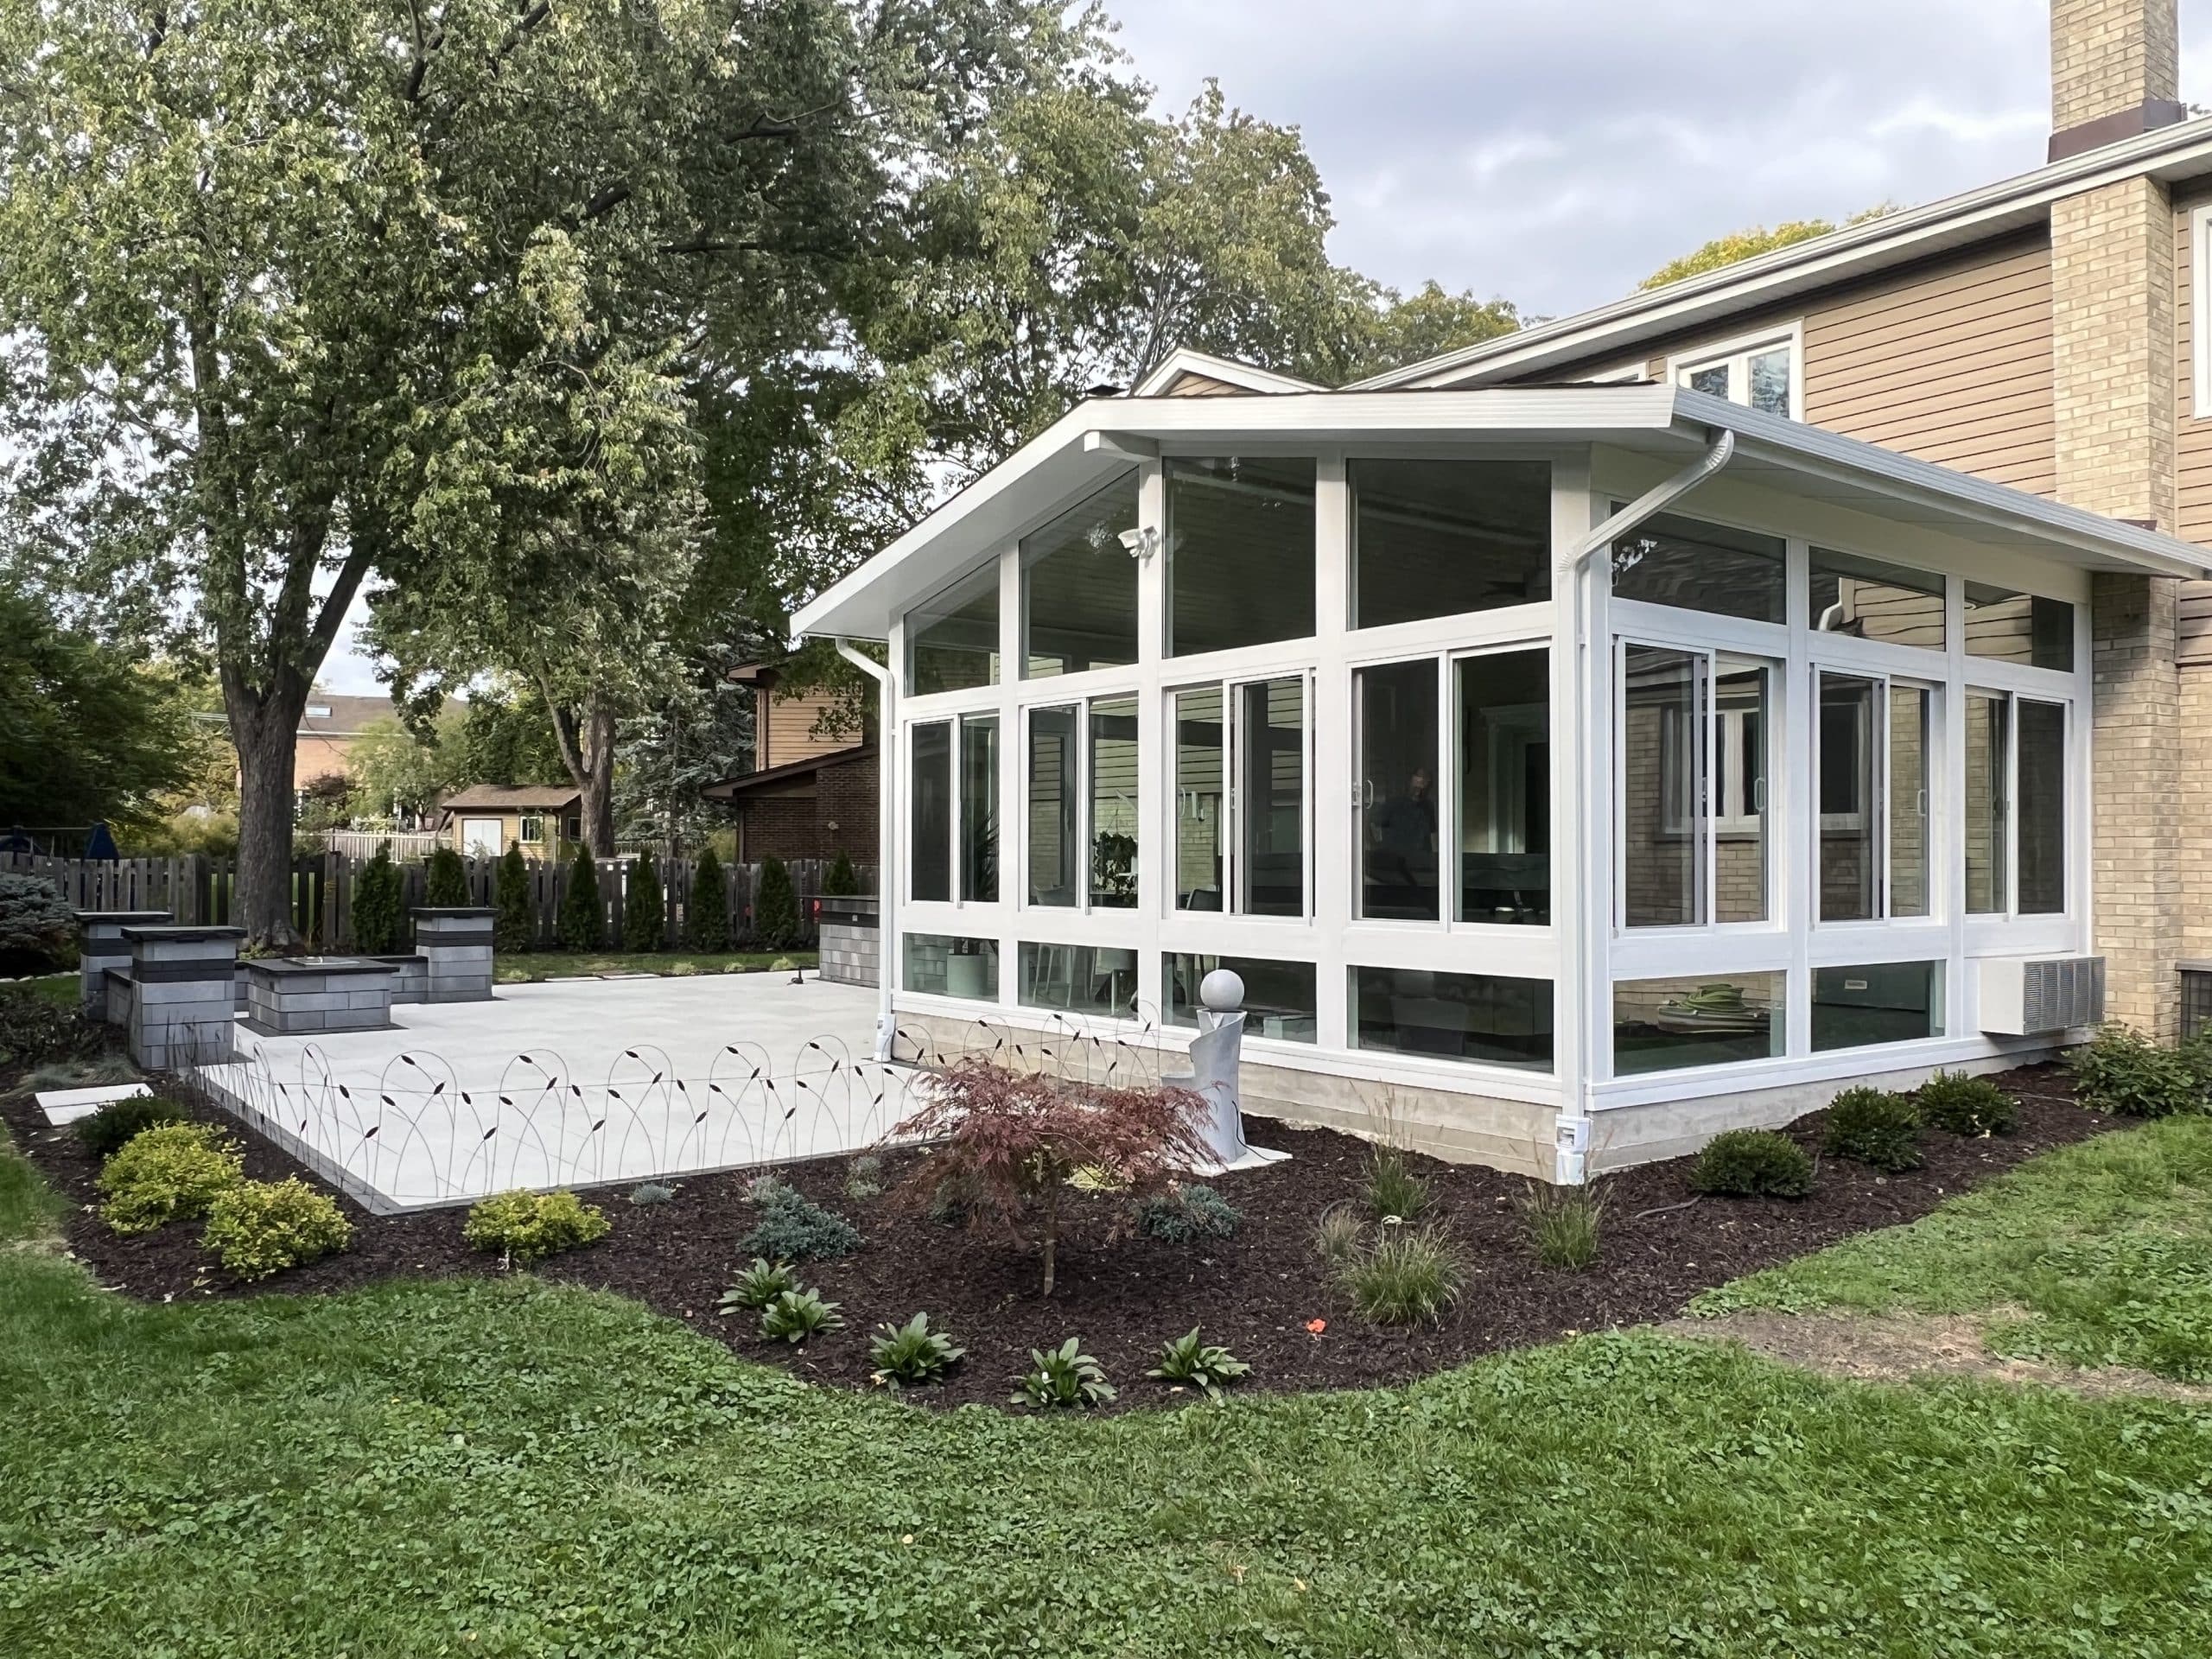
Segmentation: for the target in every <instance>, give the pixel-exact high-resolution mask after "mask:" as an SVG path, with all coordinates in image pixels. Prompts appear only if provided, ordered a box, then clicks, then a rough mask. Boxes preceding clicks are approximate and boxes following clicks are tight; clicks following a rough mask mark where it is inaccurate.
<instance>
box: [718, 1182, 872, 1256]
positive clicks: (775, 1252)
mask: <svg viewBox="0 0 2212 1659" xmlns="http://www.w3.org/2000/svg"><path fill="white" fill-rule="evenodd" d="M746 1196H747V1198H748V1199H749V1200H750V1201H751V1203H752V1205H753V1208H754V1209H755V1210H757V1211H759V1212H760V1220H759V1221H757V1222H756V1223H754V1224H753V1230H752V1231H750V1232H748V1233H747V1234H746V1235H745V1236H744V1237H742V1238H741V1239H739V1240H738V1241H737V1249H738V1253H739V1254H740V1255H755V1256H765V1257H766V1258H767V1259H768V1260H769V1261H771V1262H811V1261H815V1260H817V1259H819V1258H822V1257H826V1256H840V1255H851V1254H852V1253H853V1252H854V1251H855V1250H857V1249H860V1247H861V1236H860V1233H859V1231H858V1230H857V1229H855V1227H854V1225H853V1224H852V1223H850V1222H849V1221H847V1220H846V1219H845V1218H844V1217H842V1216H841V1215H839V1214H838V1213H837V1212H836V1211H834V1210H829V1209H825V1208H823V1206H822V1205H818V1204H817V1203H815V1202H814V1200H813V1199H811V1198H808V1197H807V1196H806V1195H805V1194H804V1192H800V1191H799V1190H798V1188H797V1187H795V1186H793V1185H791V1183H789V1182H788V1181H785V1180H782V1179H779V1178H778V1177H776V1176H773V1175H763V1176H761V1177H760V1178H759V1179H756V1180H754V1181H753V1183H752V1184H751V1185H750V1186H749V1187H748V1188H747V1193H746Z"/></svg>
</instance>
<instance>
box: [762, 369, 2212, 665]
mask: <svg viewBox="0 0 2212 1659" xmlns="http://www.w3.org/2000/svg"><path fill="white" fill-rule="evenodd" d="M1721 431H1730V432H1733V433H1734V434H1735V435H1736V455H1735V459H1734V460H1733V461H1732V462H1731V463H1730V467H1729V473H1730V475H1732V476H1736V475H1750V476H1751V477H1754V478H1757V479H1759V480H1760V481H1764V482H1766V483H1769V484H1770V485H1772V486H1775V487H1777V488H1779V489H1782V490H1784V491H1786V492H1788V493H1793V494H1796V495H1799V496H1802V497H1806V498H1808V499H1815V500H1821V501H1827V502H1829V503H1833V504H1837V505H1847V506H1850V507H1853V508H1854V509H1857V510H1859V511H1862V512H1872V513H1875V514H1878V515H1881V516H1884V517H1887V518H1892V519H1896V520H1898V521H1900V522H1905V523H1911V524H1925V525H1929V526H1931V527H1935V528H1938V529H1941V530H1943V531H1948V532H1949V533H1951V534H1955V535H1958V536H1961V537H1967V538H1968V539H1971V540H1975V541H1980V542H1984V543H1990V544H1993V545H1999V546H2002V545H2006V544H2018V543H2033V544H2034V545H2035V547H2036V548H2037V549H2038V550H2041V551H2043V552H2044V553H2045V554H2047V555H2048V556H2051V557H2054V558H2056V559H2059V560H2061V561H2063V562H2064V563H2070V564H2074V565H2077V566H2080V567H2082V568H2084V569H2096V570H2120V571H2133V572H2137V573H2140V574H2148V575H2162V576H2187V577H2195V576H2201V575H2206V574H2208V570H2207V566H2206V563H2205V559H2204V555H2203V552H2202V550H2201V549H2198V548H2196V547H2195V546H2193V545H2191V544H2190V543H2187V542H2183V541H2179V540H2177V539H2176V538H2174V537H2171V536H2165V535H2162V534H2160V533H2158V531H2151V530H2145V529H2141V528H2139V527H2138V526H2136V525H2133V524H2125V523H2122V522H2120V520H2117V519H2113V518H2103V517H2101V516H2100V515H2098V514H2096V513H2093V512H2083V511H2082V509H2080V508H2078V507H2070V506H2068V505H2064V504H2063V503H2061V502H2056V501H2052V500H2049V499H2045V498H2044V497H2042V496H2037V495H2030V494H2028V493H2026V492H2024V491H2021V490H2015V489H2011V488H2008V487H2007V486H2004V485H2001V484H1993V483H1991V482H1989V481H1988V480H1985V479H1979V478H1974V477H1971V476H1969V475H1967V474H1964V473H1959V472H1954V471H1952V470H1951V469H1950V468H1948V467H1938V466H1936V465H1935V464H1933V463H1932V462H1929V461H1917V460H1915V459H1914V458H1913V457H1911V456H1910V455H1904V454H1898V453H1897V451H1895V450H1891V449H1885V448H1880V447H1879V446H1878V445H1875V444H1871V443H1866V442H1861V441H1859V439H1856V438H1847V437H1844V436H1842V435H1840V434H1837V433H1834V432H1830V431H1827V430H1826V429H1822V428H1820V427H1816V426H1808V425H1805V424H1804V423H1801V422H1797V421H1791V420H1786V419H1783V417H1781V416H1774V415H1767V414H1764V413H1762V412H1760V411H1758V410H1751V409H1746V408H1744V407H1743V406H1741V405H1739V404H1731V403H1727V402H1725V401H1723V400H1722V399H1720V398H1718V397H1708V396H1706V395H1704V394H1702V393H1700V392H1694V391H1687V390H1685V389H1683V388H1681V387H1676V386H1669V385H1571V386H1535V387H1497V388H1485V389H1482V390H1478V391H1381V392H1349V391H1338V392H1287V393H1281V394H1279V395H1275V396H1272V397H1115V398H1103V399H1093V400H1091V401H1090V402H1086V403H1083V404H1077V406H1076V407H1075V408H1074V409H1072V410H1069V411H1068V413H1067V414H1066V415H1065V416H1062V417H1061V418H1060V419H1059V420H1058V421H1057V422H1055V423H1053V424H1052V426H1050V427H1049V428H1047V429H1046V430H1045V431H1043V432H1041V433H1039V435H1037V436H1036V437H1034V438H1033V439H1031V440H1030V441H1029V442H1027V443H1026V444H1024V445H1023V446H1022V447H1021V448H1020V449H1018V450H1016V451H1015V452H1014V454H1012V455H1011V456H1009V457H1008V458H1007V460H1006V461H1002V462H1001V463H1000V464H999V465H998V466H997V467H993V468H992V469H991V470H990V471H989V472H988V473H986V474H983V476H982V477H981V478H979V479H977V480H976V481H975V482H974V483H972V484H970V485H969V486H968V487H967V488H966V489H964V490H963V491H961V492H960V493H958V494H957V495H955V496H953V497H952V498H951V499H949V500H947V501H945V502H944V503H943V504H942V505H939V506H938V508H937V509H936V511H934V512H931V514H930V515H929V516H928V517H927V518H925V519H923V520H922V522H921V523H920V524H917V525H915V526H914V527H913V528H912V530H910V531H907V532H906V534H905V535H903V536H901V537H899V538H898V539H897V540H896V541H894V542H893V543H891V544H890V545H889V546H888V547H887V548H885V549H884V550H882V551H881V552H880V553H878V554H877V555H876V556H874V558H872V559H870V560H868V562H867V563H865V564H863V565H861V567H860V568H859V569H856V570H854V571H853V572H852V573H851V574H849V575H847V576H845V577H844V578H842V580H841V581H839V582H836V583H835V584H834V585H833V586H831V587H830V588H828V589H827V590H825V591H824V592H823V593H822V594H819V595H817V597H816V598H815V599H813V600H812V601H810V602H809V603H807V604H806V605H804V606H802V607H800V608H799V610H798V613H797V614H796V615H795V616H794V617H793V618H792V623H791V627H792V632H793V633H794V634H795V635H797V636H799V637H807V636H817V637H818V636H824V635H843V636H847V637H850V638H855V639H883V638H884V637H885V635H886V632H887V629H888V627H889V625H890V622H891V620H892V619H893V617H895V616H897V615H898V614H899V613H902V612H904V611H906V609H907V608H909V607H912V606H913V605H914V604H916V603H918V601H922V600H924V599H926V598H928V597H929V596H930V595H931V594H934V593H936V592H938V590H939V589H941V588H944V587H945V586H946V585H947V584H948V583H950V582H954V581H956V580H957V579H958V578H959V577H961V576H963V575H966V574H967V573H968V572H969V570H971V569H975V568H976V565H978V564H979V563H982V561H983V560H984V559H986V558H988V556H990V555H991V554H992V552H993V551H994V550H995V549H996V548H998V547H999V546H1001V544H1002V543H1004V542H1005V541H1007V539H1008V538H1009V537H1014V536H1018V535H1020V534H1022V533H1024V532H1025V531H1028V530H1029V529H1031V528H1033V526H1034V525H1036V524H1039V523H1041V522H1043V521H1044V520H1045V519H1046V518H1049V517H1050V516H1051V514H1052V512H1054V511H1056V510H1057V509H1058V508H1059V507H1061V506H1063V505H1067V504H1068V503H1070V502H1071V501H1073V500H1074V499H1077V498H1078V497H1080V496H1081V495H1083V494H1084V493H1088V492H1089V491H1090V490H1093V489H1096V487H1098V486H1099V485H1101V484H1103V482H1105V481H1106V480H1108V479H1109V478H1110V477H1111V476H1112V475H1113V474H1115V473H1116V472H1119V471H1122V470H1124V469H1126V468H1128V467H1130V466H1132V465H1134V464H1135V463H1136V462H1138V461H1142V460H1146V459H1149V458H1151V457H1153V456H1155V455H1157V454H1159V453H1160V445H1161V444H1162V443H1169V444H1173V445H1178V446H1187V445H1188V444H1190V443H1192V442H1203V443H1205V444H1208V445H1219V446H1222V447H1224V448H1234V447H1239V446H1254V447H1257V446H1269V447H1273V448H1277V449H1280V448H1282V447H1283V446H1285V445H1299V444H1312V445H1315V446H1320V445H1332V444H1342V443H1361V444H1371V443H1377V442H1403V443H1421V442H1428V443H1434V442H1450V441H1452V440H1455V439H1461V440H1464V439H1484V438H1486V439H1491V440H1494V441H1498V442H1531V443H1604V444H1608V445H1611V446H1612V447H1615V448H1622V449H1628V450H1635V451H1641V452H1643V453H1646V454H1652V455H1655V456H1658V457H1661V458H1662V459H1674V460H1677V461H1687V460H1689V459H1691V458H1692V457H1694V455H1695V454H1698V453H1700V451H1702V450H1703V449H1704V448H1707V446H1708V445H1709V444H1710V443H1711V442H1713V438H1714V436H1715V435H1717V434H1719V432H1721Z"/></svg>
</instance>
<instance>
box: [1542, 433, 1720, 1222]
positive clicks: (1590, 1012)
mask: <svg viewBox="0 0 2212 1659" xmlns="http://www.w3.org/2000/svg"><path fill="white" fill-rule="evenodd" d="M1712 438H1713V447H1712V448H1709V449H1707V451H1706V452H1705V454H1702V455H1700V456H1699V457H1698V458H1697V459H1696V460H1695V461H1692V462H1691V463H1690V464H1689V465H1688V466H1687V467H1683V468H1682V470H1681V471H1680V472H1679V473H1676V474H1675V475H1674V476H1673V477H1671V478H1669V479H1668V480H1665V481H1664V482H1663V483H1661V484H1658V485H1656V486H1653V487H1652V488H1650V489H1649V490H1646V491H1645V492H1644V493H1643V494H1642V495H1639V496H1638V497H1637V498H1636V499H1635V500H1633V501H1631V502H1630V503H1629V504H1628V505H1626V506H1624V507H1623V508H1622V509H1621V510H1620V511H1619V512H1616V513H1614V514H1613V515H1612V516H1611V517H1610V518H1606V519H1605V521H1604V522H1603V523H1601V524H1599V525H1598V527H1597V528H1596V529H1595V530H1592V531H1591V532H1590V533H1589V534H1588V535H1586V536H1585V537H1583V538H1582V539H1581V540H1580V541H1579V542H1577V543H1575V544H1574V546H1573V548H1572V549H1571V550H1569V551H1568V552H1567V554H1566V556H1564V557H1563V558H1561V559H1560V563H1559V567H1558V569H1557V571H1556V573H1555V574H1554V577H1553V584H1552V591H1553V592H1554V593H1558V592H1560V591H1561V590H1562V587H1563V588H1564V591H1565V592H1566V593H1567V595H1568V597H1569V601H1570V602H1569V625H1570V630H1571V631H1570V632H1569V634H1568V638H1567V648H1568V649H1569V650H1571V651H1595V650H1597V649H1598V648H1599V642H1598V641H1596V640H1586V639H1584V638H1583V635H1584V633H1585V632H1586V629H1587V619H1586V617H1585V615H1584V613H1583V602H1582V571H1583V567H1584V566H1585V565H1586V564H1588V563H1590V559H1591V556H1592V555H1593V554H1595V553H1596V552H1597V551H1598V550H1599V549H1600V548H1603V547H1609V546H1611V544H1612V543H1614V542H1616V541H1618V540H1619V539H1620V537H1623V536H1625V535H1627V534H1628V532H1629V531H1632V530H1634V529H1635V528H1636V527H1637V525H1638V524H1642V523H1643V522H1644V520H1646V519H1647V518H1650V517H1651V516H1652V515H1653V514H1655V513H1658V512H1664V511H1665V510H1666V509H1667V508H1668V507H1669V506H1671V505H1673V504H1674V503H1675V501H1676V500H1678V499H1680V498H1681V497H1682V496H1684V495H1686V494H1688V493H1689V492H1690V491H1692V490H1694V489H1695V488H1696V487H1697V486H1699V485H1700V484H1702V483H1704V482H1705V481H1706V480H1707V479H1709V478H1711V477H1712V476H1713V474H1715V473H1717V472H1719V470H1720V469H1721V468H1722V467H1726V465H1727V464H1728V462H1729V459H1730V458H1731V457H1732V456H1733V455H1734V454H1735V453H1736V435H1735V434H1734V433H1733V432H1732V431H1730V430H1729V429H1726V427H1724V428H1722V429H1720V431H1719V433H1718V434H1712ZM1575 683H1576V686H1577V688H1578V690H1581V689H1584V688H1586V687H1587V686H1588V684H1589V676H1588V675H1587V674H1586V673H1580V674H1577V675H1576V677H1575ZM1590 715H1591V711H1590V710H1588V709H1581V710H1580V711H1579V714H1578V717H1577V718H1576V719H1575V720H1574V721H1573V731H1574V775H1575V777H1576V778H1577V779H1580V780H1582V781H1583V783H1584V784H1585V785H1586V784H1587V782H1588V780H1589V779H1590V777H1591V775H1592V773H1591V770H1590V763H1591V755H1590V742H1591V738H1590V734H1591V730H1592V725H1593V723H1594V722H1593V721H1592V719H1591V718H1590ZM1606 726H1607V729H1608V730H1609V731H1610V729H1611V721H1607V722H1606ZM1590 807H1591V802H1590V801H1589V800H1588V799H1587V798H1586V799H1585V800H1584V801H1583V810H1581V811H1580V812H1577V813H1576V814H1575V815H1574V828H1573V847H1574V862H1573V866H1572V867H1571V868H1572V877H1571V879H1572V880H1576V881H1580V880H1582V878H1583V875H1584V874H1585V873H1586V870H1587V869H1588V867H1589V862H1590ZM1581 925H1582V943H1583V947H1584V948H1583V949H1582V950H1577V951H1576V952H1575V953H1574V955H1575V958H1576V963H1577V966H1576V972H1575V976H1574V991H1573V995H1574V997H1575V1000H1576V1001H1577V1003H1578V1004H1579V1005H1580V1018H1579V1019H1578V1020H1576V1021H1575V1025H1576V1027H1577V1029H1578V1030H1579V1031H1580V1033H1581V1039H1582V1042H1583V1044H1584V1046H1585V1053H1586V1056H1587V1055H1590V1054H1594V1053H1595V1052H1596V1046H1597V1032H1598V1020H1599V1014H1600V1010H1599V1008H1597V1007H1593V1006H1592V999H1591V995H1590V964H1589V959H1588V950H1589V945H1590V942H1591V941H1592V940H1593V939H1595V938H1599V934H1598V932H1597V929H1598V928H1599V927H1600V926H1602V927H1605V928H1610V927H1611V925H1612V883H1611V881H1610V880H1607V881H1605V882H1604V883H1602V884H1601V885H1600V887H1599V891H1598V894H1597V895H1596V896H1595V899H1594V901H1593V900H1592V898H1591V897H1590V896H1588V895H1586V900H1585V903H1584V905H1583V907H1582V914H1581ZM1590 1069H1591V1068H1590V1066H1589V1065H1588V1064H1587V1063H1586V1060H1585V1063H1582V1064H1579V1065H1577V1066H1576V1067H1575V1072H1576V1076H1577V1078H1578V1082H1577V1084H1576V1089H1575V1097H1574V1098H1573V1100H1572V1101H1567V1102H1564V1103H1562V1109H1561V1111H1560V1133H1559V1150H1558V1157H1557V1162H1556V1165H1555V1166H1554V1179H1556V1180H1557V1181H1558V1182H1559V1183H1560V1185H1580V1184H1581V1182H1582V1181H1583V1179H1585V1177H1586V1173H1587V1172H1586V1160H1587V1158H1588V1155H1589V1145H1590V1093H1589V1090H1590Z"/></svg>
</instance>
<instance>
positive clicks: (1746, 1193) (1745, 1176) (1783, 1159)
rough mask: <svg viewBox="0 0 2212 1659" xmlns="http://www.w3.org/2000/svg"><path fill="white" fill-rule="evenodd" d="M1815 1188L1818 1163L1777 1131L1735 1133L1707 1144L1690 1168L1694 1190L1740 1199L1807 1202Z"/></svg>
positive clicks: (1732, 1132) (1727, 1133)
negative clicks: (1806, 1199)
mask: <svg viewBox="0 0 2212 1659" xmlns="http://www.w3.org/2000/svg"><path fill="white" fill-rule="evenodd" d="M1812 1190H1813V1160H1812V1159H1811V1158H1809V1157H1808V1156H1807V1155H1806V1153H1805V1149H1804V1148H1803V1147H1801V1146H1799V1145H1798V1144H1797V1143H1796V1141H1792V1140H1791V1139H1790V1138H1789V1136H1788V1135H1778V1134H1777V1133H1776V1132H1775V1131H1774V1130H1772V1129H1730V1130H1728V1131H1727V1132H1726V1134H1722V1135H1714V1136H1713V1139H1712V1140H1711V1141H1707V1143H1706V1147H1705V1150H1704V1151H1703V1152H1700V1154H1698V1155H1697V1161H1696V1162H1695V1163H1694V1164H1692V1165H1691V1166H1690V1191H1692V1192H1698V1193H1703V1194H1708V1195H1719V1196H1722V1197H1726V1198H1803V1197H1804V1196H1805V1195H1806V1194H1807V1193H1808V1192H1811V1191H1812Z"/></svg>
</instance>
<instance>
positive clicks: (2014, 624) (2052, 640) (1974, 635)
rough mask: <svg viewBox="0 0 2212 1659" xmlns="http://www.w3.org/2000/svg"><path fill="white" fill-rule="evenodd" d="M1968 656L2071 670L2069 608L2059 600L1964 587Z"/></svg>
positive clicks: (1977, 584) (1984, 584) (1985, 587)
mask: <svg viewBox="0 0 2212 1659" xmlns="http://www.w3.org/2000/svg"><path fill="white" fill-rule="evenodd" d="M1966 632H1967V656H1969V657H1984V658H1988V659H1989V660H1990V661H1992V662H1998V663H2021V664H2025V665H2026V666H2028V667H2030V668H2048V669H2054V670H2056V671H2057V672H2059V673H2061V674H2071V673H2072V672H2073V671H2074V607H2072V606H2071V605H2069V604H2068V603H2067V602H2066V601H2064V600H2063V599H2045V598H2044V596H2043V595H2042V594H2023V593H2019V592H2017V591H2015V590H2014V589H2012V588H1993V587H1991V586H1990V585H1989V584H1988V583H1987V582H1968V583H1967V624H1966Z"/></svg>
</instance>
